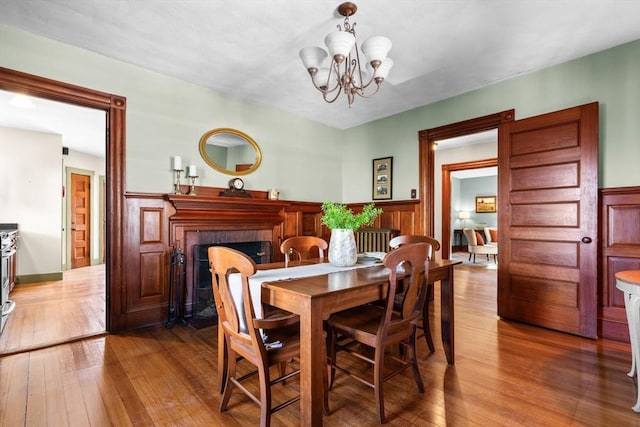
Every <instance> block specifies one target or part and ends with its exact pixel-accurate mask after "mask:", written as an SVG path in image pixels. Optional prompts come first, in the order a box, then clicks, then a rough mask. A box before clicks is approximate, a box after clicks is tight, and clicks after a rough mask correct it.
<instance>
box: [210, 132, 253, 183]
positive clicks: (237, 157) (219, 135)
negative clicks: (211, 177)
mask: <svg viewBox="0 0 640 427" xmlns="http://www.w3.org/2000/svg"><path fill="white" fill-rule="evenodd" d="M200 155H201V156H202V158H203V159H204V161H205V162H207V164H208V165H209V166H211V167H212V168H214V169H215V170H217V171H218V172H222V173H226V174H227V175H247V174H249V173H251V172H253V171H255V170H256V169H258V166H260V162H262V152H261V151H260V147H258V144H256V142H255V141H254V140H253V138H251V137H250V136H249V135H247V134H246V133H244V132H240V131H239V130H237V129H231V128H218V129H213V130H210V131H209V132H207V133H205V134H204V135H202V138H200Z"/></svg>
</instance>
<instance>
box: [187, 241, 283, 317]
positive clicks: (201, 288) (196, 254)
mask: <svg viewBox="0 0 640 427" xmlns="http://www.w3.org/2000/svg"><path fill="white" fill-rule="evenodd" d="M211 246H226V247H228V248H232V249H236V250H238V251H240V252H242V253H244V254H246V255H248V256H249V257H250V258H251V259H253V261H254V262H255V263H256V264H263V263H268V262H271V252H272V250H271V242H270V241H266V240H263V241H252V242H227V243H206V244H198V245H194V246H193V248H192V251H191V253H192V254H193V256H192V259H193V265H192V271H193V282H192V292H191V302H190V306H191V317H190V318H189V319H188V322H189V324H191V325H192V326H194V327H195V328H205V327H208V326H213V325H215V324H217V321H218V314H217V313H216V307H215V301H214V299H213V291H212V289H211V272H210V271H209V258H208V253H207V250H208V249H209V248H210V247H211Z"/></svg>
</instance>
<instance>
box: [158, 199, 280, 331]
mask: <svg viewBox="0 0 640 427" xmlns="http://www.w3.org/2000/svg"><path fill="white" fill-rule="evenodd" d="M165 198H166V200H168V201H169V202H170V203H171V204H172V206H173V208H174V209H175V213H173V215H171V216H170V217H169V236H170V237H169V238H170V242H171V246H172V247H174V249H175V250H177V249H178V248H179V249H180V250H181V252H182V253H183V254H184V267H183V268H184V274H183V276H182V277H183V278H184V280H182V282H183V283H181V284H180V285H179V286H180V288H179V289H178V290H177V291H178V292H179V294H180V295H181V296H182V298H181V301H183V303H182V304H181V305H182V306H181V307H179V311H180V316H181V317H183V318H184V319H185V320H187V322H189V323H191V324H193V325H194V326H196V327H204V326H209V325H210V324H214V322H215V320H212V319H211V318H212V317H213V319H215V317H214V316H215V315H214V314H213V313H211V310H210V309H208V310H207V306H206V304H207V301H209V302H212V299H210V295H211V294H210V292H211V275H210V273H209V271H208V265H207V261H206V248H207V247H208V246H211V245H224V246H229V247H234V248H236V249H239V250H241V251H243V252H245V250H244V249H246V250H247V251H248V252H249V253H248V254H249V255H250V256H252V257H255V258H254V260H255V261H256V262H258V261H260V262H261V263H264V262H272V261H277V260H279V259H280V258H279V257H278V254H279V252H276V251H274V250H273V248H278V247H279V244H280V241H281V240H282V227H283V221H284V218H283V216H282V212H283V209H284V207H285V206H287V203H285V202H281V201H278V200H268V199H266V198H265V199H258V198H234V197H219V196H218V195H217V194H215V195H214V194H207V193H206V192H202V193H198V195H196V196H192V195H184V194H167V195H166V196H165ZM252 251H253V254H251V252H252ZM263 252H266V254H263V255H258V253H263ZM245 253H247V252H245ZM203 264H204V267H203ZM203 276H204V277H203ZM204 288H207V289H206V290H205V289H204ZM201 305H204V307H202V306H201ZM203 310H205V312H204V313H203ZM205 314H206V316H205ZM208 314H211V315H208ZM201 318H206V319H205V320H204V321H201Z"/></svg>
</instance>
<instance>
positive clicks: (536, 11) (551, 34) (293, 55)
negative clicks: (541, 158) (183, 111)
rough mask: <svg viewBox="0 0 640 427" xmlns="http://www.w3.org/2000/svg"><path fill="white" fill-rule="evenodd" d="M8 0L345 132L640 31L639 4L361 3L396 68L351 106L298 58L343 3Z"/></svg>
mask: <svg viewBox="0 0 640 427" xmlns="http://www.w3.org/2000/svg"><path fill="white" fill-rule="evenodd" d="M0 2H1V5H2V7H1V10H2V12H1V13H0V22H1V23H4V24H7V25H10V26H13V27H16V28H20V29H23V30H26V31H28V32H31V33H34V34H38V35H42V36H45V37H48V38H51V39H55V40H59V41H62V42H64V43H67V44H70V45H74V46H78V47H81V48H84V49H87V50H90V51H93V52H97V53H100V54H102V55H105V56H108V57H112V58H115V59H118V60H120V61H124V62H127V63H131V64H136V65H138V66H141V67H144V68H146V69H149V70H155V71H157V72H160V73H163V74H167V75H171V76H174V77H177V78H180V79H182V80H185V81H190V82H194V83H197V84H200V85H204V86H207V87H210V88H213V89H215V90H217V91H219V92H223V93H228V94H232V95H233V96H237V97H240V98H242V99H245V100H248V101H250V102H256V103H260V104H264V105H267V106H269V107H273V108H276V109H280V110H283V111H286V112H289V113H291V114H294V115H297V116H301V117H305V118H307V119H310V120H314V121H317V122H320V123H324V124H327V125H329V126H333V127H336V128H340V129H347V128H350V127H353V126H357V125H360V124H363V123H367V122H369V121H372V120H375V119H379V118H382V117H387V116H390V115H393V114H397V113H400V112H403V111H406V110H409V109H413V108H416V107H419V106H423V105H427V104H430V103H433V102H435V101H438V100H442V99H445V98H448V97H451V96H454V95H458V94H461V93H464V92H468V91H470V90H474V89H477V88H481V87H483V86H487V85H490V84H492V83H495V82H499V81H501V80H506V79H509V78H512V77H515V76H518V75H522V74H526V73H530V72H532V71H536V70H539V69H542V68H545V67H548V66H551V65H555V64H559V63H562V62H566V61H568V60H571V59H574V58H578V57H581V56H585V55H588V54H590V53H593V52H597V51H600V50H603V49H607V48H610V47H612V46H616V45H620V44H623V43H626V42H629V41H633V40H637V39H640V25H639V24H638V16H640V1H636V0H484V1H479V0H449V1H445V0H414V1H411V0H398V1H389V0H363V1H360V2H357V4H358V11H357V13H356V14H355V16H353V17H352V18H351V23H352V24H353V23H354V22H355V23H357V26H356V33H357V38H358V41H359V43H361V42H362V41H363V40H365V39H366V38H368V37H370V36H373V35H384V36H387V37H389V38H390V39H391V40H392V42H393V48H392V49H391V52H390V53H389V57H391V58H392V59H393V60H394V62H395V65H394V67H393V68H392V69H391V72H390V74H389V77H388V79H387V80H386V81H385V83H384V85H383V87H382V90H381V92H380V93H378V94H377V95H375V96H374V97H373V98H370V99H363V98H357V99H356V100H355V102H354V104H353V106H352V107H351V108H348V107H347V104H346V100H345V99H342V98H340V99H338V100H337V101H336V102H335V103H334V104H327V103H325V102H324V101H322V99H321V96H320V94H319V93H318V92H317V91H316V90H315V89H314V88H313V87H312V85H311V83H310V81H309V76H308V74H307V72H306V70H305V69H304V67H303V66H302V63H301V61H300V59H299V56H298V52H299V50H300V49H301V48H302V47H305V46H309V45H321V44H322V41H323V39H324V36H325V35H326V33H328V32H329V31H332V30H334V29H335V28H336V25H337V24H342V18H341V17H340V16H339V15H338V14H337V12H336V8H337V6H338V5H339V3H340V1H339V0H336V1H329V0H323V1H317V0H316V1H312V0H270V1H265V0H242V1H237V0H235V1H232V0H210V1H204V0H190V1H167V0H165V1H151V0H110V1H104V0H0ZM87 72H91V70H87ZM125 95H126V94H125Z"/></svg>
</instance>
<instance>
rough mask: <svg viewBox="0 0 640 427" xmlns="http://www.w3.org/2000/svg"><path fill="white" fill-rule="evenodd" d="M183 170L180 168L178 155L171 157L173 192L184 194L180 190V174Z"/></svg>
mask: <svg viewBox="0 0 640 427" xmlns="http://www.w3.org/2000/svg"><path fill="white" fill-rule="evenodd" d="M183 171H184V169H182V158H180V156H175V157H174V158H173V173H174V175H175V178H174V182H173V192H174V193H175V194H184V193H183V192H182V189H181V188H180V185H181V183H180V175H181V174H182V172H183Z"/></svg>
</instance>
